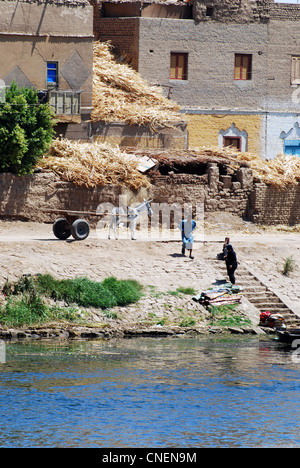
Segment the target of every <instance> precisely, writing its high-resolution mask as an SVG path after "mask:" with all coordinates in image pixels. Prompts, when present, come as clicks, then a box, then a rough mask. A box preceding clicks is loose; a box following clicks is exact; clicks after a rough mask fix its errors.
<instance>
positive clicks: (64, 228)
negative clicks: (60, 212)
mask: <svg viewBox="0 0 300 468" xmlns="http://www.w3.org/2000/svg"><path fill="white" fill-rule="evenodd" d="M52 229H53V234H54V235H55V237H57V239H61V240H65V239H68V237H70V235H71V226H70V223H68V221H67V220H66V219H65V218H58V219H57V220H56V221H55V222H54V223H53V228H52Z"/></svg>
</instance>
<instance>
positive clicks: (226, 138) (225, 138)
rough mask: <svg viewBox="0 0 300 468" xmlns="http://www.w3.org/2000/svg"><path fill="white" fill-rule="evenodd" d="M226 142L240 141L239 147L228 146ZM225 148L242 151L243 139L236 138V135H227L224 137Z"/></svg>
mask: <svg viewBox="0 0 300 468" xmlns="http://www.w3.org/2000/svg"><path fill="white" fill-rule="evenodd" d="M226 140H237V141H238V147H236V146H232V145H226V144H225V143H226ZM223 147H224V148H230V147H231V148H233V149H237V150H238V151H242V138H241V137H240V136H235V135H229V136H228V135H225V136H223Z"/></svg>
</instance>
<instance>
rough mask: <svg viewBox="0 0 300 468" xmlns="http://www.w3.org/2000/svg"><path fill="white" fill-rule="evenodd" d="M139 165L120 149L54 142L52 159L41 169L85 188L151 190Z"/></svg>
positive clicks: (74, 142) (51, 153)
mask: <svg viewBox="0 0 300 468" xmlns="http://www.w3.org/2000/svg"><path fill="white" fill-rule="evenodd" d="M137 165H138V163H137V162H135V161H132V160H129V159H128V157H127V155H126V153H122V152H121V151H120V149H119V148H118V147H112V146H110V145H108V144H104V143H83V142H79V141H69V140H67V139H62V140H59V139H56V140H54V142H53V144H52V147H51V148H50V151H49V156H47V157H45V158H44V159H43V160H42V161H40V163H39V166H40V167H42V168H43V169H50V170H52V171H53V172H55V173H56V174H57V175H59V176H60V177H61V179H63V180H66V181H68V182H73V183H75V184H76V185H84V186H86V187H95V186H97V185H100V186H103V185H108V184H111V185H121V186H125V187H128V188H129V189H132V190H138V189H140V188H141V187H148V186H149V182H148V179H147V177H146V176H145V175H143V174H141V173H140V172H139V171H138V169H137Z"/></svg>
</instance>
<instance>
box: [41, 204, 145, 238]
mask: <svg viewBox="0 0 300 468" xmlns="http://www.w3.org/2000/svg"><path fill="white" fill-rule="evenodd" d="M151 201H152V200H149V201H147V200H145V199H144V201H143V202H142V203H140V204H139V205H138V206H136V207H129V206H128V207H127V209H126V210H124V209H123V208H120V207H113V208H112V210H111V211H112V212H111V213H107V212H103V213H99V212H96V211H86V212H83V211H69V210H51V209H49V210H44V211H45V212H46V213H56V214H58V215H59V216H60V217H59V218H58V219H57V220H56V221H55V222H54V223H53V234H54V235H55V237H57V238H58V239H61V240H66V239H68V238H69V237H70V236H71V235H72V236H73V237H74V239H76V240H84V239H86V238H87V237H88V235H89V233H90V225H89V223H88V221H87V220H86V219H84V217H85V216H98V217H101V216H104V215H106V216H107V215H108V216H109V217H110V221H109V233H108V238H109V239H110V231H111V229H113V230H114V233H115V237H116V238H117V233H116V229H117V228H118V226H119V225H120V221H122V222H123V223H128V225H129V226H130V228H131V239H135V228H136V223H137V220H138V218H139V216H140V215H141V213H142V212H143V211H147V212H148V215H149V216H151V215H152V210H151V207H150V203H151Z"/></svg>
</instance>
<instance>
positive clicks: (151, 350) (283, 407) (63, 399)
mask: <svg viewBox="0 0 300 468" xmlns="http://www.w3.org/2000/svg"><path fill="white" fill-rule="evenodd" d="M291 354H292V351H290V350H286V349H285V348H283V347H282V346H281V345H279V344H276V343H275V342H272V341H260V340H259V339H258V338H257V337H255V338H254V337H253V338H247V339H245V338H238V337H227V338H221V337H219V338H214V337H195V338H187V337H185V338H163V339H151V338H140V339H131V340H115V341H81V342H66V343H58V342H48V343H45V342H40V343H10V344H7V347H6V361H7V362H6V364H0V400H1V416H2V417H1V423H0V446H1V447H123V448H124V447H161V448H163V447H186V448H188V447H194V448H196V447H279V446H281V447H298V446H300V436H299V424H300V423H299V421H300V410H299V404H298V399H299V388H300V386H299V384H300V367H299V366H300V364H294V363H293V362H292V359H291Z"/></svg>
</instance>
